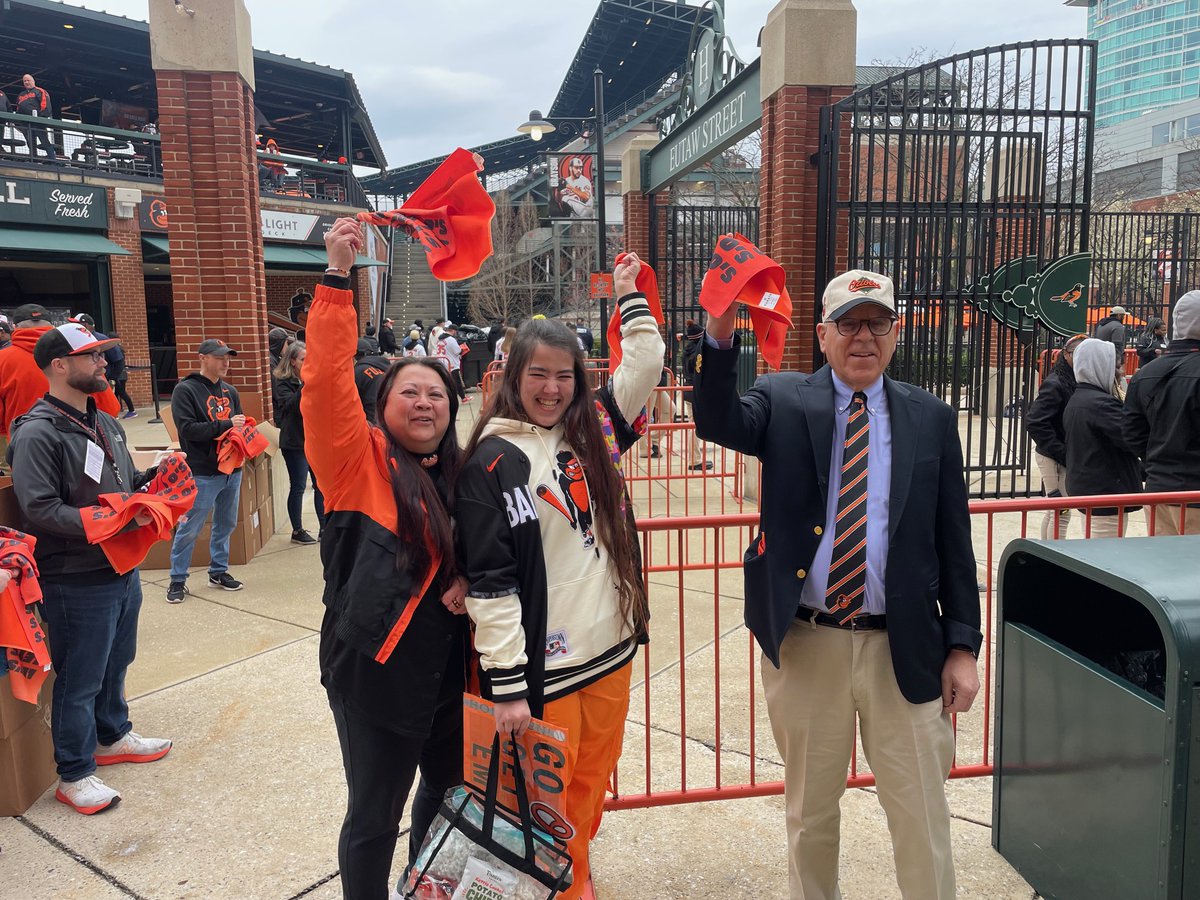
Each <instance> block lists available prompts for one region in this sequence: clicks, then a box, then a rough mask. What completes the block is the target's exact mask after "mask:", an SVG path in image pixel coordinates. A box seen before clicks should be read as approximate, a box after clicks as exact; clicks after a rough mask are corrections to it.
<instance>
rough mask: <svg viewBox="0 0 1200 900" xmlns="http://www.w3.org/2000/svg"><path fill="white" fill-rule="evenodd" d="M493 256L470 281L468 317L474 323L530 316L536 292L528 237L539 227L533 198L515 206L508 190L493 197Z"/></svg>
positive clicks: (526, 198)
mask: <svg viewBox="0 0 1200 900" xmlns="http://www.w3.org/2000/svg"><path fill="white" fill-rule="evenodd" d="M495 200H496V216H495V218H494V219H492V255H491V256H490V257H488V258H487V260H486V261H485V262H484V264H483V266H482V267H481V268H480V270H479V274H478V275H476V276H475V277H474V278H473V279H472V280H471V285H470V295H469V297H470V299H469V300H468V302H467V314H468V315H469V316H470V317H471V319H472V320H473V321H475V322H481V323H486V322H496V321H515V320H517V319H521V318H527V317H528V316H531V315H532V314H533V306H534V300H535V299H536V296H537V289H536V287H535V285H534V283H533V279H532V277H531V273H530V266H531V264H532V263H531V260H530V248H529V240H528V236H529V235H530V233H531V232H533V231H535V230H536V229H537V227H538V211H537V206H536V205H534V202H533V198H532V197H529V196H526V197H525V198H524V199H523V200H522V201H521V203H520V204H519V205H517V206H514V205H513V204H512V203H511V202H510V200H509V196H508V192H507V191H501V192H500V193H499V194H497V195H496V197H495Z"/></svg>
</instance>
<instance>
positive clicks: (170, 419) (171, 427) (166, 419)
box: [158, 403, 179, 445]
mask: <svg viewBox="0 0 1200 900" xmlns="http://www.w3.org/2000/svg"><path fill="white" fill-rule="evenodd" d="M158 415H159V418H161V419H162V420H163V427H164V428H166V429H167V437H169V438H170V439H171V443H172V444H176V445H178V444H179V429H178V428H176V427H175V416H174V415H173V414H172V413H171V404H169V403H168V404H167V405H166V406H164V407H162V408H161V409H160V410H159V411H158Z"/></svg>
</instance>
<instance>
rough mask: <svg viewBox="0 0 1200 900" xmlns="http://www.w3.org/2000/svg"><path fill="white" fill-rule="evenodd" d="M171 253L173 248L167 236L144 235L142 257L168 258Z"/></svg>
mask: <svg viewBox="0 0 1200 900" xmlns="http://www.w3.org/2000/svg"><path fill="white" fill-rule="evenodd" d="M147 251H149V252H147ZM170 252H171V246H170V244H169V243H168V242H167V239H166V237H165V236H164V237H160V236H159V235H157V234H143V235H142V256H167V255H169V254H170Z"/></svg>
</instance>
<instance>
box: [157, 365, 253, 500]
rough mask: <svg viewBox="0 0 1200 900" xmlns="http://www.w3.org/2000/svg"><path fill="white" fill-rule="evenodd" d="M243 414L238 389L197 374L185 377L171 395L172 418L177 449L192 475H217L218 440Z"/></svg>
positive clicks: (218, 464) (218, 470)
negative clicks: (185, 455)
mask: <svg viewBox="0 0 1200 900" xmlns="http://www.w3.org/2000/svg"><path fill="white" fill-rule="evenodd" d="M241 414H242V398H241V397H240V396H238V392H237V388H235V387H234V386H233V385H231V384H229V383H228V382H225V381H222V380H220V379H218V380H217V381H215V382H214V381H209V380H208V379H207V378H205V377H204V376H203V375H201V374H200V373H199V372H196V373H193V374H191V375H188V376H187V377H186V378H184V379H183V380H182V381H180V382H179V384H177V385H175V390H173V391H172V392H171V415H172V416H174V417H175V427H176V428H178V429H179V446H180V449H182V450H183V452H184V453H186V454H187V461H188V465H189V466H191V468H192V474H193V475H195V476H197V477H200V476H207V475H220V474H222V473H221V470H220V468H219V467H220V459H219V458H218V457H219V454H220V448H219V447H218V445H217V441H218V439H219V438H220V437H221V435H223V434H224V433H225V432H227V431H228V430H229V429H230V428H232V427H233V417H234V416H238V415H241Z"/></svg>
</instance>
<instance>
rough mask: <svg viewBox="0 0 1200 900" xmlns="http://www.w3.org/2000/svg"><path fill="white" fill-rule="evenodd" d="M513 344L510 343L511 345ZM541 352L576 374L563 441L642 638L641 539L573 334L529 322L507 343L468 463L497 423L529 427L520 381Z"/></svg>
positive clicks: (624, 608)
mask: <svg viewBox="0 0 1200 900" xmlns="http://www.w3.org/2000/svg"><path fill="white" fill-rule="evenodd" d="M510 341H511V343H510ZM539 346H547V347H551V348H553V349H555V350H562V351H563V352H565V353H567V354H569V355H570V357H571V360H572V362H573V368H574V371H575V393H574V395H573V396H572V397H571V402H570V404H569V405H568V406H567V411H566V413H565V414H564V415H563V418H562V424H563V435H564V437H565V438H566V441H567V443H568V444H570V446H571V448H572V449H573V450H574V451H575V453H576V454H577V456H578V457H579V461H580V462H581V463H582V464H583V471H584V474H585V475H586V477H587V486H588V492H589V493H590V494H591V498H592V503H593V504H594V505H595V508H596V515H595V517H594V520H593V521H594V522H595V525H596V531H597V537H598V539H599V540H600V542H601V543H602V544H603V545H604V548H605V549H606V550H607V551H608V555H609V556H610V557H612V560H613V563H614V564H615V565H616V569H617V593H618V607H619V609H620V612H621V618H622V619H623V620H624V622H625V624H626V625H627V626H629V627H630V628H632V629H633V631H634V633H635V634H640V633H642V632H643V631H644V630H645V628H646V623H647V622H648V621H649V609H648V605H647V601H646V589H645V585H643V583H642V576H641V573H640V571H639V566H638V553H637V536H636V534H635V533H634V531H633V529H632V527H631V526H630V520H629V518H628V516H627V510H626V508H625V503H626V498H625V485H624V483H623V482H622V481H621V476H620V474H618V472H617V468H616V466H614V465H613V462H612V457H611V456H610V455H609V449H608V444H607V443H606V442H605V440H604V433H603V431H601V429H600V414H599V412H598V411H597V409H596V400H595V399H594V398H593V397H592V395H591V391H590V389H589V383H588V377H587V372H586V370H585V369H584V367H583V351H582V350H580V349H579V340H578V339H577V337H576V335H575V332H573V331H570V330H568V329H567V328H565V327H564V326H563V325H562V324H560V323H558V322H554V321H551V320H549V319H531V320H529V321H528V322H525V323H524V324H522V325H521V327H520V328H519V329H517V335H516V337H515V338H511V339H506V340H505V341H504V349H505V351H506V352H507V354H508V360H507V362H506V363H505V365H504V377H503V378H502V379H501V381H500V386H499V388H498V389H497V390H496V393H495V395H494V396H493V397H492V401H491V403H489V404H488V406H487V407H486V408H485V409H484V411H483V413H482V414H481V415H480V417H479V421H478V422H476V423H475V430H474V431H473V432H472V433H471V440H470V441H469V442H468V443H467V449H466V453H465V458H467V459H470V458H471V456H472V455H473V454H474V453H475V449H476V448H477V447H478V446H479V442H480V441H481V440H482V439H483V430H484V428H485V427H486V426H487V424H488V422H490V421H491V420H492V419H493V418H497V417H499V418H504V419H518V420H520V421H523V422H528V421H531V420H530V418H529V416H528V415H527V414H526V412H525V407H524V406H523V405H522V403H521V378H522V377H523V376H524V374H525V371H526V369H528V368H529V364H530V362H531V361H532V359H533V354H534V351H535V350H537V348H538V347H539Z"/></svg>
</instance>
